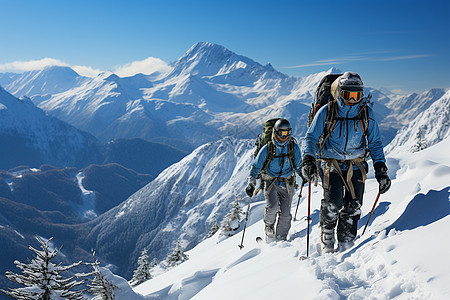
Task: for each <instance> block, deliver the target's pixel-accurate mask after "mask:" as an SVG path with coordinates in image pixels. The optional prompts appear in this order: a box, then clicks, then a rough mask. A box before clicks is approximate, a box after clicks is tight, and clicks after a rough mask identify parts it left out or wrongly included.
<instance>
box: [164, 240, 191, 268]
mask: <svg viewBox="0 0 450 300" xmlns="http://www.w3.org/2000/svg"><path fill="white" fill-rule="evenodd" d="M186 260H188V255H187V254H185V253H184V249H183V246H181V242H180V241H177V243H176V245H175V247H174V248H173V250H172V253H170V254H169V255H168V256H167V258H166V264H167V266H168V267H175V266H177V265H179V264H181V263H182V262H184V261H186Z"/></svg>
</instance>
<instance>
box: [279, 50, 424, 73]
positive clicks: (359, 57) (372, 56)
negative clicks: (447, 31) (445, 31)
mask: <svg viewBox="0 0 450 300" xmlns="http://www.w3.org/2000/svg"><path fill="white" fill-rule="evenodd" d="M389 53H392V51H378V52H367V53H365V54H366V55H354V56H344V57H339V58H331V59H324V60H318V61H313V62H311V63H307V64H303V65H298V66H287V67H283V68H285V69H296V68H305V67H312V66H324V65H337V64H343V63H348V62H353V61H362V60H364V61H394V60H405V59H418V58H424V57H430V56H432V55H430V54H418V55H398V56H389V57H380V56H376V55H377V54H378V55H382V54H389Z"/></svg>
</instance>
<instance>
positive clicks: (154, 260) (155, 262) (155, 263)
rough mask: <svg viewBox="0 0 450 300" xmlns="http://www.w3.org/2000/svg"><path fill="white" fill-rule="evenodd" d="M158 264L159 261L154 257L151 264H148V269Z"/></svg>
mask: <svg viewBox="0 0 450 300" xmlns="http://www.w3.org/2000/svg"><path fill="white" fill-rule="evenodd" d="M158 264H159V260H158V259H157V258H156V257H155V258H154V259H152V262H151V263H150V268H154V267H156V266H157V265H158Z"/></svg>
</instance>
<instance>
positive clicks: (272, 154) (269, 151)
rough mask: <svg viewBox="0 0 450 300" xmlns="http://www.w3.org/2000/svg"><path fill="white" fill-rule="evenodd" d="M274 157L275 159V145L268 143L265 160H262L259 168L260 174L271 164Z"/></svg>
mask: <svg viewBox="0 0 450 300" xmlns="http://www.w3.org/2000/svg"><path fill="white" fill-rule="evenodd" d="M274 157H275V145H274V144H273V142H272V141H268V142H267V155H266V159H265V160H264V163H263V165H262V167H261V171H260V173H262V172H265V171H266V168H267V167H268V166H269V164H270V163H271V162H272V160H273V159H274Z"/></svg>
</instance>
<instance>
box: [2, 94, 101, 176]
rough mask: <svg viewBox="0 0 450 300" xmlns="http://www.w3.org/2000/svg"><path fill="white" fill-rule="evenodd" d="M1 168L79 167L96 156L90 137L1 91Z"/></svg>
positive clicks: (24, 99) (30, 103)
mask: <svg viewBox="0 0 450 300" xmlns="http://www.w3.org/2000/svg"><path fill="white" fill-rule="evenodd" d="M0 137H1V141H2V147H1V150H0V157H1V158H0V161H1V164H0V168H3V169H8V168H12V167H16V166H17V165H19V164H29V165H36V164H40V163H43V162H46V163H49V164H54V165H65V166H66V165H80V164H82V163H83V162H86V161H88V160H90V159H92V158H93V157H95V156H96V149H95V145H94V144H95V142H96V139H95V138H94V137H93V136H91V135H90V134H87V133H84V132H81V131H79V130H78V129H76V128H74V127H72V126H70V125H69V124H67V123H64V122H62V121H60V120H58V119H56V118H55V117H51V116H48V115H47V114H46V113H45V112H44V111H42V110H41V109H39V108H37V107H36V106H35V105H34V104H33V103H32V102H31V101H30V99H28V98H23V99H22V100H19V99H17V98H16V97H14V96H12V95H11V94H9V93H8V92H6V91H5V90H4V89H3V88H1V87H0Z"/></svg>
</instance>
